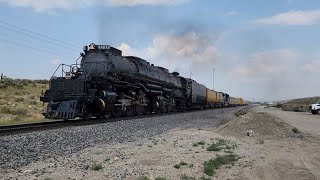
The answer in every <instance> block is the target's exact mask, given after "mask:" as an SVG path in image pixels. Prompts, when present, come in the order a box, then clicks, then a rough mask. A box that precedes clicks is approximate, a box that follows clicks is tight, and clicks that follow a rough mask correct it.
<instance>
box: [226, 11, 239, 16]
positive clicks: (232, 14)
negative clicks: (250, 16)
mask: <svg viewBox="0 0 320 180" xmlns="http://www.w3.org/2000/svg"><path fill="white" fill-rule="evenodd" d="M238 14H239V13H238V12H237V11H229V12H226V13H225V14H224V16H235V15H238Z"/></svg>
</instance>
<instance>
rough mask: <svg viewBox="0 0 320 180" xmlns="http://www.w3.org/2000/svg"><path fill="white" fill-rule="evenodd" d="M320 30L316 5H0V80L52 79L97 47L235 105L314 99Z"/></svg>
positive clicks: (77, 0) (289, 1) (211, 1)
mask: <svg viewBox="0 0 320 180" xmlns="http://www.w3.org/2000/svg"><path fill="white" fill-rule="evenodd" d="M319 30H320V1H319V0H260V1H257V0H241V1H239V0H224V1H221V0H91V1H87V0H0V49H1V50H0V52H1V58H0V73H3V74H4V75H6V76H8V77H12V78H28V79H49V78H50V77H51V76H52V74H53V73H54V71H55V69H56V68H57V67H58V65H59V64H60V63H65V64H72V63H75V61H76V59H77V58H78V57H79V54H80V52H81V51H82V48H83V46H85V45H88V44H90V43H96V44H107V45H111V46H114V47H117V48H119V49H121V50H122V51H123V54H124V55H134V56H138V57H142V58H144V59H146V60H147V61H149V62H150V63H153V64H155V65H157V66H163V67H166V68H168V69H169V70H170V71H171V72H172V71H178V72H179V73H180V74H181V75H182V76H184V77H191V78H193V79H195V80H196V81H198V82H199V83H202V84H204V85H206V86H207V87H209V88H214V89H215V90H218V91H223V92H227V93H229V94H230V95H231V96H234V97H244V98H245V99H247V100H253V99H254V100H255V101H274V100H285V99H292V98H300V97H307V96H317V95H318V96H319V94H320V91H319V89H320V81H319V79H320V78H319V73H320V51H319V50H320V46H319V45H318V42H319V41H320V34H319ZM213 69H214V71H213ZM213 79H214V80H213Z"/></svg>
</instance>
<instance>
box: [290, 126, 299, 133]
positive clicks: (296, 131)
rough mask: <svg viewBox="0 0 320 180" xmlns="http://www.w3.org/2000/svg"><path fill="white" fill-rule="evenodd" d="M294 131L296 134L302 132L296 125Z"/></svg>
mask: <svg viewBox="0 0 320 180" xmlns="http://www.w3.org/2000/svg"><path fill="white" fill-rule="evenodd" d="M292 132H293V133H296V134H298V133H300V131H299V129H298V128H296V127H293V128H292Z"/></svg>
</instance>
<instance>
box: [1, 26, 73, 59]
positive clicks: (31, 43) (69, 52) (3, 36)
mask: <svg viewBox="0 0 320 180" xmlns="http://www.w3.org/2000/svg"><path fill="white" fill-rule="evenodd" d="M0 27H1V24H0ZM1 36H2V38H6V37H10V34H8V33H3V32H2V33H1V34H0V38H1ZM6 41H11V42H12V40H6ZM18 42H23V44H29V46H31V47H35V46H34V44H35V43H33V42H30V41H28V40H26V39H20V38H19V40H18ZM15 43H17V42H15ZM18 44H19V43H18ZM38 47H39V46H38ZM41 47H42V49H43V47H44V46H41ZM46 49H50V47H47V48H46ZM62 50H63V51H65V52H68V54H71V52H72V53H74V52H75V51H71V50H70V49H66V48H63V49H62ZM68 50H69V51H68ZM59 52H61V51H60V50H59ZM60 55H61V54H60Z"/></svg>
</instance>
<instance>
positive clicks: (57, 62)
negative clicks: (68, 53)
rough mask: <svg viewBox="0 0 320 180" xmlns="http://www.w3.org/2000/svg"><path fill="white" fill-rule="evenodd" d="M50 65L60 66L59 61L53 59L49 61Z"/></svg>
mask: <svg viewBox="0 0 320 180" xmlns="http://www.w3.org/2000/svg"><path fill="white" fill-rule="evenodd" d="M51 64H53V65H59V64H61V60H60V59H54V60H52V61H51Z"/></svg>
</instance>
